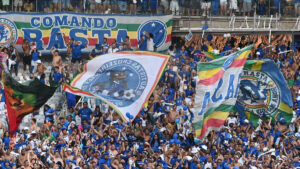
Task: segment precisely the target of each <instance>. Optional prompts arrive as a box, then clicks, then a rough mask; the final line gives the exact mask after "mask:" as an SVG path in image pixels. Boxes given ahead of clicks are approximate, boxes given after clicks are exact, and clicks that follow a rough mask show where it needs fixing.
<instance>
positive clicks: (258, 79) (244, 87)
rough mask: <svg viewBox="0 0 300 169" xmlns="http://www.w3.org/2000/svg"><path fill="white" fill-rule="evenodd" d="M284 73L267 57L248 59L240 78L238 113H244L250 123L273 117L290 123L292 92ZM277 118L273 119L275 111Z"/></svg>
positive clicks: (254, 123) (255, 123)
mask: <svg viewBox="0 0 300 169" xmlns="http://www.w3.org/2000/svg"><path fill="white" fill-rule="evenodd" d="M284 79H285V78H284V76H283V75H282V73H281V72H280V70H279V69H278V67H277V65H276V64H275V63H274V62H273V61H271V60H248V61H247V62H246V64H245V67H244V70H243V74H242V77H241V83H240V91H239V95H238V101H237V103H236V107H237V110H238V111H239V113H240V114H245V115H246V116H247V117H248V119H249V121H250V122H251V123H252V124H253V126H255V127H257V126H258V119H260V118H262V119H263V120H264V119H266V118H270V117H272V119H273V120H279V121H282V122H290V121H291V119H292V117H293V113H292V106H293V102H292V95H291V91H290V89H289V88H288V85H287V83H286V81H285V80H284ZM277 113H279V114H278V116H277V117H278V119H274V118H275V116H276V114H277Z"/></svg>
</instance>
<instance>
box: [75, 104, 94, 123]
mask: <svg viewBox="0 0 300 169" xmlns="http://www.w3.org/2000/svg"><path fill="white" fill-rule="evenodd" d="M78 112H79V114H80V115H81V120H82V121H83V120H91V115H93V111H92V110H91V109H90V108H88V106H87V102H84V103H83V108H81V109H80V110H79V111H78Z"/></svg>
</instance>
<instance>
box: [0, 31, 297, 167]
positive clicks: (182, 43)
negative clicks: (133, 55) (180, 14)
mask: <svg viewBox="0 0 300 169" xmlns="http://www.w3.org/2000/svg"><path fill="white" fill-rule="evenodd" d="M152 37H153V35H148V36H146V37H145V38H143V39H142V40H144V41H141V42H139V47H140V48H141V49H140V50H149V51H153V50H154V43H153V39H152ZM24 43H27V42H26V41H24ZM250 44H255V45H254V48H253V50H252V53H251V56H250V57H249V58H251V59H272V60H274V62H276V63H277V65H278V67H279V68H280V69H281V71H282V73H283V74H284V76H285V78H286V80H287V82H288V84H289V87H290V89H291V92H292V95H293V101H294V108H293V116H294V117H293V119H292V121H291V123H287V122H286V121H283V120H281V119H275V121H273V122H271V120H270V119H269V120H267V121H263V122H262V123H260V125H259V127H258V128H254V127H253V125H252V124H251V122H249V120H248V119H246V118H245V117H241V116H239V114H238V113H233V112H231V113H230V115H229V116H228V118H227V120H226V122H225V124H224V126H222V127H221V128H220V130H216V131H212V132H210V133H209V134H208V136H207V137H205V138H201V139H199V138H196V137H195V132H194V130H193V127H192V119H193V117H194V108H193V107H194V101H195V94H196V93H195V86H196V76H197V71H196V67H197V62H199V61H201V62H207V58H206V57H205V55H204V52H207V51H209V52H214V53H216V54H219V55H227V54H229V53H231V52H234V51H237V50H239V49H241V48H243V47H245V46H247V45H250ZM118 46H122V49H119V48H118V47H117V46H116V44H108V43H105V44H98V45H96V46H95V49H94V50H93V51H91V53H90V55H89V57H88V58H86V59H92V58H93V57H94V56H95V55H97V54H104V53H111V52H117V51H119V50H139V49H131V47H130V41H125V42H124V43H123V44H122V45H118ZM28 47H29V48H30V50H33V51H34V50H35V49H32V48H35V46H34V44H33V45H29V46H28V45H26V44H24V45H23V50H24V51H19V52H18V51H17V50H16V48H15V47H14V46H13V45H12V46H11V47H10V48H8V49H7V48H1V52H6V53H7V54H8V56H9V59H13V58H17V60H16V62H17V63H19V64H20V65H22V64H24V63H23V62H22V61H21V59H20V58H22V57H24V56H23V55H21V54H19V53H22V52H23V53H27V51H26V50H29V49H28ZM68 47H69V48H68V55H67V56H66V57H63V58H64V60H66V61H65V62H64V63H65V64H64V66H63V68H60V67H59V66H55V64H56V62H55V63H52V64H54V65H53V69H54V71H52V74H53V76H52V78H53V79H54V80H55V81H57V82H66V83H68V82H69V81H70V74H72V73H73V72H74V71H70V69H76V71H77V73H78V72H80V71H81V70H80V69H81V66H80V65H78V66H77V67H76V68H75V66H74V67H72V66H73V65H74V63H75V64H76V62H78V61H79V62H80V63H79V64H81V61H82V60H85V59H84V57H83V56H82V54H81V50H82V48H84V47H85V45H84V44H82V45H80V44H78V43H77V42H73V41H70V42H69V43H68ZM30 53H34V52H30ZM52 54H53V58H57V57H58V56H59V55H60V54H59V51H53V50H52ZM168 54H169V55H170V56H171V58H170V60H169V63H168V65H167V67H166V69H165V72H164V75H163V76H162V77H161V80H160V82H159V84H158V85H157V87H156V88H155V90H154V92H153V94H152V96H151V97H150V98H149V100H148V102H147V104H146V105H145V107H144V108H143V109H142V110H141V112H140V114H139V115H138V116H137V117H136V118H135V119H134V121H133V122H131V123H124V122H123V121H122V119H121V118H120V117H119V115H118V114H117V113H116V112H114V110H113V109H111V108H110V107H109V106H108V105H107V104H105V103H104V102H101V101H99V100H94V99H91V98H87V97H85V98H83V99H82V100H81V102H78V98H77V97H76V96H74V95H72V94H70V93H64V92H63V91H60V90H59V91H58V92H63V94H64V95H66V100H67V103H68V104H67V105H63V106H67V108H68V109H67V111H64V110H65V109H64V107H63V108H61V109H57V108H54V107H51V105H44V106H43V114H44V117H45V120H44V122H43V123H42V124H39V123H37V119H36V117H40V116H35V115H34V114H33V115H30V116H32V117H31V119H30V120H31V124H30V126H29V127H22V128H20V129H19V130H18V131H17V133H16V134H15V136H14V137H9V131H8V126H7V121H6V118H5V117H6V111H5V98H4V96H3V92H2V97H1V104H0V108H1V113H0V115H1V121H0V138H1V139H0V166H1V168H2V169H10V168H24V169H31V168H37V169H38V168H59V169H61V168H66V169H77V168H83V169H98V168H99V169H121V168H126V169H138V168H144V169H148V168H149V169H160V168H163V169H167V168H174V169H175V168H178V169H202V168H204V169H209V168H210V169H213V168H216V169H229V168H233V169H239V168H240V169H243V168H251V169H257V168H260V169H263V168H281V169H283V168H299V167H300V159H299V158H300V156H299V148H300V117H299V116H300V109H299V108H298V103H299V102H300V97H299V96H298V95H299V87H300V78H299V77H300V74H299V66H300V64H299V63H300V57H299V56H300V55H299V52H298V50H297V48H296V45H295V44H292V43H291V40H290V38H289V37H288V36H287V35H278V36H273V37H272V38H271V43H269V42H268V37H267V36H263V35H245V36H237V35H236V36H234V35H232V36H213V35H207V36H204V38H203V39H202V38H201V37H194V38H192V40H191V41H189V42H187V41H186V40H185V39H183V38H179V39H174V40H173V43H172V46H171V47H170V48H169V50H168ZM14 55H15V56H14ZM16 55H17V56H16ZM40 55H43V54H42V53H41V54H40ZM69 56H70V58H69ZM33 58H34V57H32V59H33ZM35 59H36V58H35ZM35 62H36V63H35ZM35 62H31V63H34V65H37V67H38V68H36V69H37V71H33V70H32V69H29V70H25V71H26V72H27V71H28V73H29V72H30V78H33V77H34V76H35V77H38V78H40V79H41V80H44V82H45V79H44V78H42V76H40V74H39V73H40V72H39V71H41V70H43V69H42V68H43V66H41V65H43V62H42V63H41V62H40V61H38V60H36V61H35ZM150 64H151V63H150ZM24 65H25V66H26V64H24ZM12 70H14V69H12ZM13 73H16V74H18V72H13ZM44 76H45V75H44ZM44 76H43V77H44ZM282 80H284V79H282ZM46 81H47V80H46ZM45 83H46V84H47V82H45ZM278 117H280V116H278Z"/></svg>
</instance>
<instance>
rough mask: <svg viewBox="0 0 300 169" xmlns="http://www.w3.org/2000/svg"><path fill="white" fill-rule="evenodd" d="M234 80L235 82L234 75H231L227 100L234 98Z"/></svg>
mask: <svg viewBox="0 0 300 169" xmlns="http://www.w3.org/2000/svg"><path fill="white" fill-rule="evenodd" d="M233 80H234V75H230V78H229V84H228V90H227V95H226V97H225V99H229V98H232V97H233V94H234V86H233Z"/></svg>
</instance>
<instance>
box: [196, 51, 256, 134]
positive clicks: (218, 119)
mask: <svg viewBox="0 0 300 169" xmlns="http://www.w3.org/2000/svg"><path fill="white" fill-rule="evenodd" d="M251 48H252V46H249V47H246V48H244V49H242V50H240V51H238V52H236V53H233V54H231V55H229V56H225V57H222V58H219V59H216V60H213V61H211V62H207V63H199V64H198V66H197V69H198V77H199V81H198V83H197V86H196V98H195V105H196V107H195V110H196V112H195V113H194V115H195V117H194V120H193V127H194V129H195V131H196V136H197V137H204V136H206V135H207V134H208V132H209V131H211V130H213V129H218V128H219V127H220V126H222V125H223V124H224V122H225V120H226V118H227V117H228V115H229V112H230V111H232V108H233V107H234V105H235V102H236V99H237V96H238V89H239V81H240V77H241V73H242V70H243V67H244V64H245V62H246V60H247V57H248V55H249V53H250V52H251Z"/></svg>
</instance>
